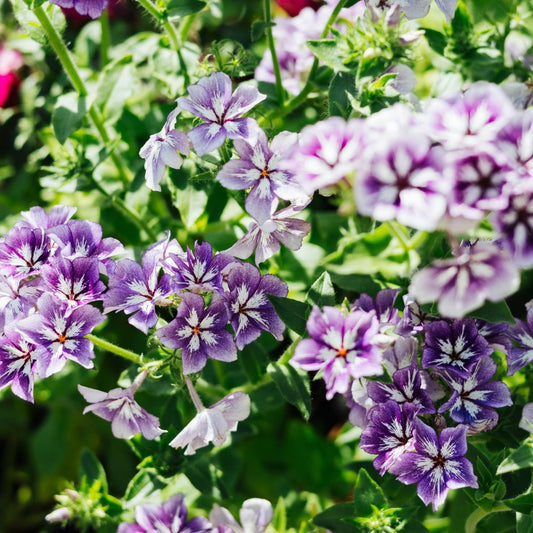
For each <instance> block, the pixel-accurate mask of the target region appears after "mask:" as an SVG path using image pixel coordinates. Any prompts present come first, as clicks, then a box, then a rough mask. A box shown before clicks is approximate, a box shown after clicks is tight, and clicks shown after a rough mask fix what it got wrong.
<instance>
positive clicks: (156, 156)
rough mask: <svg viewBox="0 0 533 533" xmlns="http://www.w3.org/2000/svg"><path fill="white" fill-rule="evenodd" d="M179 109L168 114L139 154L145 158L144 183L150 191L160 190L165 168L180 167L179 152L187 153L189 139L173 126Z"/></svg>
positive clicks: (181, 161)
mask: <svg viewBox="0 0 533 533" xmlns="http://www.w3.org/2000/svg"><path fill="white" fill-rule="evenodd" d="M178 113H179V110H178V109H175V110H174V111H172V112H171V113H170V115H168V117H167V121H166V122H165V125H164V126H163V129H162V130H161V131H160V132H159V133H154V134H153V135H150V138H149V139H148V140H147V141H146V143H145V144H144V145H143V147H142V148H141V149H140V151H139V155H140V156H141V157H142V158H143V159H144V160H145V161H144V169H145V170H146V174H145V178H144V179H145V180H146V185H147V186H148V188H149V189H152V191H160V190H161V186H160V185H159V183H160V182H161V179H162V178H163V174H164V173H165V168H166V167H170V168H180V167H181V165H182V164H183V158H182V157H181V156H180V155H179V154H180V153H181V154H183V155H185V156H187V155H189V140H188V139H187V135H186V134H185V133H183V132H182V131H180V130H177V129H175V128H174V126H175V125H176V116H177V115H178Z"/></svg>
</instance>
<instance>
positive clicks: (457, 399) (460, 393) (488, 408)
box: [439, 356, 513, 431]
mask: <svg viewBox="0 0 533 533" xmlns="http://www.w3.org/2000/svg"><path fill="white" fill-rule="evenodd" d="M496 370H497V367H496V363H494V361H493V360H492V359H491V358H490V357H488V356H486V357H482V358H481V359H480V360H479V361H478V362H477V363H476V364H475V365H474V366H473V367H472V368H471V370H470V373H469V375H468V377H466V378H465V377H462V376H461V375H459V374H458V373H457V372H454V371H453V370H449V371H446V372H444V373H443V377H444V378H445V379H446V381H447V382H448V384H449V385H450V387H451V388H452V389H453V394H452V396H451V398H450V399H449V400H448V401H447V402H445V403H443V404H442V405H441V406H440V408H439V413H444V412H446V411H447V410H448V409H449V410H450V417H451V418H452V420H454V421H455V422H460V423H462V424H468V425H470V424H474V423H476V424H480V423H481V424H482V425H483V430H485V431H486V430H489V429H491V428H493V427H494V426H495V425H496V423H497V422H498V414H497V413H496V411H495V410H494V407H505V406H507V405H512V404H513V402H512V400H511V393H510V392H509V388H508V387H507V385H506V384H505V383H503V382H501V381H491V380H492V378H493V377H494V374H495V373H496ZM484 421H486V422H485V423H484Z"/></svg>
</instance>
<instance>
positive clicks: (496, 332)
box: [475, 318, 513, 355]
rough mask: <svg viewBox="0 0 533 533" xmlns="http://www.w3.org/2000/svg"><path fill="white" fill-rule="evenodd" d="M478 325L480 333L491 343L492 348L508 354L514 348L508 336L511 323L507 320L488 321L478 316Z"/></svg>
mask: <svg viewBox="0 0 533 533" xmlns="http://www.w3.org/2000/svg"><path fill="white" fill-rule="evenodd" d="M475 321H476V327H477V329H478V332H479V334H480V335H482V336H483V337H484V338H485V340H486V341H487V342H488V343H489V346H490V347H491V348H494V350H499V351H500V352H503V353H504V354H506V355H507V354H508V353H509V352H510V351H511V348H512V344H513V343H512V342H511V339H510V338H509V337H508V336H507V331H508V330H509V324H507V323H506V322H487V321H486V320H481V319H480V318H476V319H475Z"/></svg>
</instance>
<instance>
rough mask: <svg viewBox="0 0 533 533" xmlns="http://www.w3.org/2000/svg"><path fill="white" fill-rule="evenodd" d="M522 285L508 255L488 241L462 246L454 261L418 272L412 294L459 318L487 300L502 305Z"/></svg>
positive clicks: (419, 300)
mask: <svg viewBox="0 0 533 533" xmlns="http://www.w3.org/2000/svg"><path fill="white" fill-rule="evenodd" d="M519 285H520V275H519V272H518V268H517V267H516V265H515V264H514V263H513V261H512V260H511V257H510V256H509V254H508V253H507V252H505V251H502V250H500V249H499V248H498V247H497V246H495V245H494V244H492V243H489V242H482V241H479V242H476V243H475V244H473V245H472V246H463V247H461V249H460V250H459V251H458V255H457V256H456V257H453V258H451V259H440V260H437V261H435V262H434V263H433V264H432V265H431V266H429V267H426V268H424V269H422V270H420V271H418V272H417V273H416V274H415V275H414V276H413V278H412V281H411V285H410V286H409V293H410V294H411V295H412V296H413V297H414V298H415V299H416V300H417V302H419V303H421V304H424V303H430V302H434V301H437V302H438V309H439V312H440V314H441V315H443V316H446V317H450V318H460V317H462V316H464V315H466V314H467V313H469V312H470V311H473V310H474V309H477V308H478V307H480V306H481V305H482V304H483V303H484V302H485V300H490V301H491V302H499V301H500V300H502V299H503V298H505V297H506V296H508V295H510V294H512V293H513V292H515V291H516V290H517V289H518V287H519Z"/></svg>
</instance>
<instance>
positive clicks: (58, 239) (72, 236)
mask: <svg viewBox="0 0 533 533" xmlns="http://www.w3.org/2000/svg"><path fill="white" fill-rule="evenodd" d="M49 234H50V238H51V239H52V240H53V241H54V242H55V243H56V245H57V247H58V248H59V250H58V251H59V254H60V255H62V256H63V257H66V258H67V259H76V258H78V257H94V258H96V259H98V261H99V262H100V263H102V265H103V266H104V270H103V272H104V273H110V272H111V268H112V266H113V265H114V261H113V260H112V259H111V257H114V256H117V255H121V254H123V253H124V246H123V245H122V243H121V242H120V241H118V240H117V239H114V238H113V237H106V238H105V239H102V226H100V224H98V223H96V222H91V221H89V220H71V221H69V222H68V223H66V224H62V225H59V226H56V227H54V228H53V229H52V230H51V231H50V232H49ZM110 267H111V268H110Z"/></svg>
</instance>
